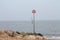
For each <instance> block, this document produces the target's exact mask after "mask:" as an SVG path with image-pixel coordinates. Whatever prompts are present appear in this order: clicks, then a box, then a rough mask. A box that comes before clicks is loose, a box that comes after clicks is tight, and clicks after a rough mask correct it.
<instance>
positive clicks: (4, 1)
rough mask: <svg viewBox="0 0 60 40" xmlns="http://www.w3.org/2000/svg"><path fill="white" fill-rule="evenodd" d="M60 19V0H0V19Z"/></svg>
mask: <svg viewBox="0 0 60 40" xmlns="http://www.w3.org/2000/svg"><path fill="white" fill-rule="evenodd" d="M32 9H35V10H36V11H37V13H36V20H60V0H0V21H20V20H31V19H32V12H31V11H32Z"/></svg>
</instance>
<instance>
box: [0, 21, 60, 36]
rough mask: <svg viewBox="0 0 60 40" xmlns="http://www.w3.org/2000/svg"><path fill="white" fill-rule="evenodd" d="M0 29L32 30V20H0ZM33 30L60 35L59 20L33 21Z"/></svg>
mask: <svg viewBox="0 0 60 40" xmlns="http://www.w3.org/2000/svg"><path fill="white" fill-rule="evenodd" d="M0 29H3V30H14V31H19V32H33V24H32V21H0ZM35 32H36V33H41V34H44V35H46V34H48V35H51V34H53V35H56V36H57V35H58V36H60V20H41V21H36V22H35Z"/></svg>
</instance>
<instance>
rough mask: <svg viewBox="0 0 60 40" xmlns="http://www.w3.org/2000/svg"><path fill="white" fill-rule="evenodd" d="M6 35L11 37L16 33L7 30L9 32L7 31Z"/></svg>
mask: <svg viewBox="0 0 60 40" xmlns="http://www.w3.org/2000/svg"><path fill="white" fill-rule="evenodd" d="M5 33H6V34H8V35H9V36H11V37H13V36H14V31H12V30H7V31H5Z"/></svg>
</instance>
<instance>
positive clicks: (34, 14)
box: [33, 14, 35, 33]
mask: <svg viewBox="0 0 60 40" xmlns="http://www.w3.org/2000/svg"><path fill="white" fill-rule="evenodd" d="M33 33H35V14H33Z"/></svg>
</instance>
